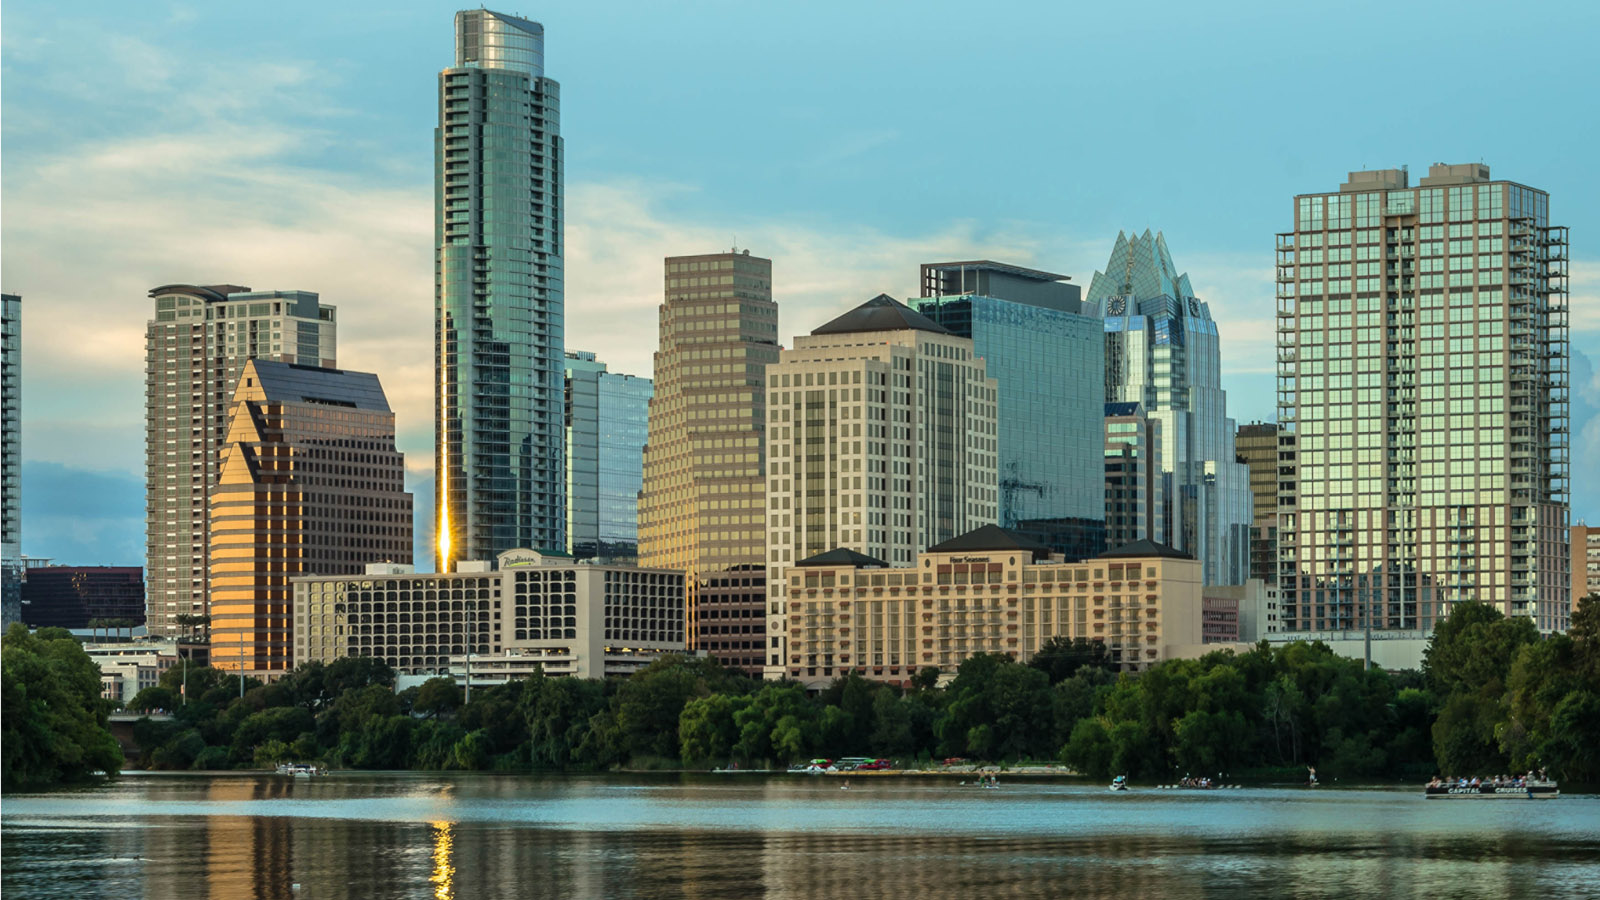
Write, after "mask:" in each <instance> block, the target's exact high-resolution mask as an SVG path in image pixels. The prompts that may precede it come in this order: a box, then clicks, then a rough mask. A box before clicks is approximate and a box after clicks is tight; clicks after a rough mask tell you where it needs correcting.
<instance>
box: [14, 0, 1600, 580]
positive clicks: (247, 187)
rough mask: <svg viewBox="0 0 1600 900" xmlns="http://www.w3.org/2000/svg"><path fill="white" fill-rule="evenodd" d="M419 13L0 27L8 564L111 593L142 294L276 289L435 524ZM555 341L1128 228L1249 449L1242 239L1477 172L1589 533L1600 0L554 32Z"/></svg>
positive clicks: (783, 322)
mask: <svg viewBox="0 0 1600 900" xmlns="http://www.w3.org/2000/svg"><path fill="white" fill-rule="evenodd" d="M457 8H458V7H457V6H456V5H455V4H451V3H432V2H429V3H401V4H393V3H389V4H376V3H367V2H359V0H353V2H344V3H316V4H313V3H306V2H299V0H280V2H275V3H271V4H243V3H237V4H235V3H227V4H224V3H160V2H141V3H126V2H116V3H109V2H84V3H79V4H75V5H74V6H73V7H72V11H71V13H70V14H64V13H63V12H62V8H61V7H60V6H59V5H58V4H46V3H43V2H38V0H8V2H6V4H5V6H4V9H3V11H0V16H3V18H0V282H3V287H4V290H5V291H6V292H8V293H18V294H21V295H22V298H23V333H24V350H23V359H24V363H23V365H24V378H23V460H24V462H23V550H24V552H25V553H28V554H29V555H32V556H49V557H53V558H55V559H56V561H57V562H63V563H72V564H106V565H139V564H142V562H143V555H144V554H143V543H144V535H143V529H144V488H143V458H144V457H143V452H144V451H143V440H144V437H143V358H144V340H143V336H144V329H145V323H146V321H147V320H148V319H149V317H150V315H151V308H150V301H149V300H148V299H147V293H148V291H149V289H150V288H151V287H153V286H156V285H161V284H169V283H175V282H190V283H199V284H212V283H232V284H243V285H249V286H251V287H253V288H255V289H257V290H311V291H317V292H319V293H320V294H321V295H322V300H323V302H325V303H332V304H334V305H336V306H338V307H339V310H340V312H339V317H340V330H339V355H338V358H339V364H340V365H341V366H342V367H344V368H349V369H356V370H365V371H372V372H376V373H378V375H379V377H380V378H381V379H382V382H383V385H384V387H385V389H386V391H387V393H388V395H389V399H390V402H391V404H392V405H393V406H394V408H395V410H396V415H397V424H398V429H399V442H400V449H401V450H402V451H404V452H405V454H406V465H407V470H408V481H409V483H410V485H411V487H412V489H413V490H415V491H416V492H417V498H416V499H417V509H418V522H419V525H420V527H419V533H418V540H417V542H418V546H419V548H423V550H422V552H423V555H421V556H419V561H423V562H425V561H426V560H427V559H428V558H429V555H427V554H426V551H425V548H426V546H427V543H428V540H429V534H428V533H427V523H428V521H429V520H430V516H429V511H430V510H431V506H432V474H431V469H432V451H433V447H432V438H431V427H430V422H431V416H432V387H431V375H432V366H433V358H432V351H431V334H432V328H433V306H432V291H433V272H432V240H433V223H432V217H433V208H432V180H433V169H432V167H433V156H432V152H433V151H432V129H433V127H434V124H435V118H436V103H437V75H438V71H439V70H440V69H442V68H444V67H446V66H448V65H450V64H451V61H452V59H451V57H452V53H453V43H452V41H453V37H452V35H453V32H452V14H453V12H454V11H455V10H456V9H457ZM499 9H501V10H502V11H504V12H509V13H513V14H520V15H524V16H527V17H529V18H533V19H536V20H538V21H541V22H542V23H543V24H544V26H545V32H546V41H545V54H546V57H545V58H546V74H547V75H548V76H549V77H551V78H553V79H555V80H557V81H559V82H560V83H561V132H562V136H563V139H564V141H565V151H566V187H567V197H566V216H567V231H566V237H567V251H568V253H567V257H566V261H565V274H566V304H567V307H566V310H567V346H568V347H569V348H572V349H584V350H593V351H595V352H596V353H597V354H598V355H599V357H600V358H601V359H602V360H604V361H606V362H607V363H608V364H610V366H611V368H612V370H613V371H619V372H626V373H632V374H639V375H649V374H650V369H651V353H652V352H653V350H654V349H655V345H656V330H655V323H656V306H657V305H658V304H659V303H660V302H661V288H662V285H661V259H662V257H664V256H668V255H677V254H689V253H705V252H715V251H718V250H721V249H724V248H727V247H732V246H738V247H740V248H741V249H743V248H748V249H750V250H751V252H752V253H754V254H756V255H760V256H766V257H770V258H771V259H772V260H773V292H774V296H775V299H777V300H778V302H779V307H780V322H779V333H780V335H781V336H782V339H783V340H785V341H786V342H787V341H788V340H789V339H791V338H792V336H793V335H795V334H803V333H806V332H808V331H809V330H810V329H811V328H813V327H815V326H816V325H818V324H820V323H822V322H824V321H826V320H827V319H828V318H831V317H832V316H834V315H836V314H838V313H840V312H843V311H845V310H847V309H849V308H851V307H853V306H855V305H857V304H859V303H860V302H862V301H864V300H866V299H868V298H870V297H872V296H874V295H876V294H878V293H880V292H887V293H889V294H891V295H893V296H895V297H900V298H904V297H907V296H914V295H915V289H916V285H917V267H918V265H919V264H921V263H923V262H932V261H937V260H944V259H972V258H991V259H998V260H1002V261H1006V262H1012V263H1017V264H1021V265H1029V266H1034V267H1037V268H1042V269H1046V270H1049V271H1053V272H1063V273H1067V274H1069V275H1071V276H1072V278H1073V280H1074V281H1075V282H1077V283H1080V284H1082V285H1084V286H1087V285H1088V283H1089V281H1090V279H1091V278H1092V276H1093V274H1094V272H1095V270H1096V268H1097V267H1100V266H1103V265H1104V264H1105V261H1106V259H1107V257H1108V256H1109V254H1110V250H1111V245H1112V244H1113V243H1114V241H1115V239H1116V236H1117V232H1118V231H1119V230H1129V231H1139V232H1143V231H1144V230H1145V229H1147V228H1149V229H1153V230H1157V231H1161V232H1164V233H1165V235H1166V239H1167V242H1168V244H1169V246H1170V247H1171V250H1172V254H1173V257H1174V260H1175V262H1176V263H1177V265H1178V266H1179V268H1180V269H1182V270H1185V271H1187V272H1188V273H1189V276H1190V279H1191V281H1192V282H1193V285H1194V288H1195V291H1196V293H1197V294H1199V295H1200V297H1201V298H1202V299H1204V300H1206V301H1208V302H1209V304H1210V307H1211V311H1212V314H1213V317H1214V318H1215V319H1216V320H1217V322H1218V328H1219V330H1220V333H1221V339H1222V342H1223V347H1224V359H1223V384H1224V387H1225V388H1226V389H1227V391H1228V411H1229V414H1230V415H1231V416H1233V417H1234V418H1235V419H1237V420H1238V421H1240V422H1248V421H1270V420H1272V419H1273V418H1274V413H1275V409H1274V395H1273V378H1272V368H1273V367H1272V359H1273V340H1274V338H1273V322H1272V319H1273V312H1272V310H1273V299H1272V298H1273V290H1272V287H1273V285H1272V276H1273V261H1274V259H1273V246H1274V235H1275V233H1276V232H1278V231H1280V230H1285V229H1287V228H1289V227H1290V225H1291V221H1292V218H1291V217H1292V198H1293V197H1294V195H1295V194H1297V193H1313V192H1321V191H1330V190H1336V189H1337V188H1338V185H1339V184H1340V182H1342V181H1344V180H1345V177H1346V173H1347V172H1349V171H1351V170H1355V169H1362V168H1392V167H1399V166H1402V165H1406V166H1409V167H1410V169H1411V171H1412V173H1413V176H1414V177H1415V176H1418V175H1421V174H1425V173H1426V169H1427V166H1428V165H1429V164H1431V163H1435V162H1479V161H1481V162H1485V163H1488V164H1489V165H1490V166H1491V168H1492V174H1493V175H1494V176H1495V177H1496V178H1505V179H1510V180H1514V181H1518V182H1521V183H1523V184H1527V185H1531V186H1534V187H1537V188H1540V189H1542V190H1546V191H1548V192H1549V193H1550V195H1551V203H1550V211H1551V221H1552V223H1553V224H1565V225H1568V226H1570V227H1571V229H1572V231H1571V236H1572V257H1573V262H1572V297H1571V304H1572V331H1571V338H1572V349H1573V360H1572V378H1573V405H1572V412H1573V422H1572V438H1573V472H1574V476H1573V518H1574V520H1575V521H1576V520H1577V519H1579V518H1587V520H1588V521H1589V522H1594V523H1600V375H1597V371H1596V361H1597V360H1600V167H1597V166H1596V165H1595V164H1594V152H1593V148H1594V147H1595V146H1597V144H1600V116H1596V115H1595V112H1596V107H1595V100H1594V89H1595V86H1596V85H1600V62H1597V55H1596V54H1595V53H1594V52H1593V44H1594V39H1595V38H1596V36H1597V35H1600V4H1592V3H1578V2H1570V3H1562V2H1555V3H1545V4H1527V5H1520V6H1517V7H1515V8H1514V9H1513V8H1508V7H1505V6H1504V5H1503V4H1498V3H1496V4H1491V3H1479V2H1455V3H1402V4H1393V3H1389V2H1383V3H1374V2H1353V3H1343V4H1287V3H1281V2H1280V3H1233V4H1226V5H1223V4H1194V3H1179V2H1162V0H1154V2H1146V3H1142V4H1139V5H1138V6H1137V7H1136V8H1135V7H1130V6H1128V5H1126V4H1067V3H1058V2H1040V3H1006V2H990V3H985V4H974V3H970V2H969V3H959V4H957V3H941V2H916V3H911V2H875V3H844V2H812V3H805V4H799V3H792V4H765V3H751V2H748V0H746V2H742V3H731V2H730V3H723V2H683V3H672V4H664V3H653V2H639V3H634V2H607V3H594V2H555V3H549V4H544V5H537V6H520V7H519V6H514V5H513V6H506V7H499Z"/></svg>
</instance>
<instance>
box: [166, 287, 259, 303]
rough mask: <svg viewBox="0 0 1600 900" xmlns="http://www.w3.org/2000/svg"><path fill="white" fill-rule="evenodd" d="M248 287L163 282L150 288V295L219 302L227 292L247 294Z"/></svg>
mask: <svg viewBox="0 0 1600 900" xmlns="http://www.w3.org/2000/svg"><path fill="white" fill-rule="evenodd" d="M249 292H250V289H249V288H248V287H245V286H244V285H242V284H163V285H161V286H160V287H154V288H151V289H150V296H151V297H162V296H167V295H169V294H182V295H184V296H186V297H198V298H199V299H201V300H204V301H206V302H207V303H221V302H222V301H224V300H226V299H228V295H229V294H248V293H249Z"/></svg>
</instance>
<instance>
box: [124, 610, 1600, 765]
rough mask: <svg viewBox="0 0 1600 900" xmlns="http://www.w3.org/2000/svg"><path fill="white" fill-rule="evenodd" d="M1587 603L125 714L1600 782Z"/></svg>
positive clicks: (344, 668) (164, 730) (162, 704)
mask: <svg viewBox="0 0 1600 900" xmlns="http://www.w3.org/2000/svg"><path fill="white" fill-rule="evenodd" d="M1596 619H1600V601H1595V600H1591V601H1589V602H1586V603H1585V604H1583V605H1582V607H1581V610H1580V612H1578V613H1577V614H1575V616H1574V622H1575V624H1574V627H1573V630H1572V633H1571V634H1569V635H1558V636H1554V637H1550V638H1546V639H1543V640H1541V639H1539V638H1538V636H1537V635H1536V634H1535V633H1534V631H1533V629H1532V626H1531V625H1530V624H1529V623H1527V622H1526V621H1511V620H1506V619H1504V618H1502V617H1501V616H1500V615H1499V614H1498V613H1497V612H1495V611H1493V610H1492V609H1490V608H1488V607H1484V606H1481V605H1478V604H1463V605H1461V606H1460V607H1458V609H1457V611H1456V612H1455V614H1454V615H1453V616H1452V617H1451V618H1450V620H1449V621H1447V622H1446V623H1444V624H1442V625H1441V626H1440V627H1439V629H1438V634H1437V637H1436V638H1435V640H1434V642H1433V644H1432V645H1431V647H1430V649H1429V651H1428V655H1427V662H1426V665H1425V667H1424V671H1422V672H1409V671H1408V672H1399V673H1388V672H1384V671H1382V670H1377V669H1374V670H1365V669H1364V667H1363V665H1362V663H1361V661H1359V660H1352V659H1346V658H1343V657H1339V656H1336V655H1334V654H1333V653H1332V652H1331V651H1329V650H1328V648H1327V647H1325V646H1323V645H1321V644H1307V643H1304V642H1299V643H1291V644H1286V645H1278V646H1268V645H1267V644H1264V643H1263V644H1261V645H1259V646H1257V647H1255V648H1254V649H1252V650H1250V651H1249V652H1246V653H1242V654H1235V653H1232V652H1228V651H1221V652H1217V653H1212V654H1209V655H1207V656H1205V657H1203V658H1200V659H1195V660H1172V661H1168V662H1165V663H1162V664H1160V665H1157V666H1155V667H1153V668H1152V669H1151V670H1150V671H1148V672H1145V673H1143V674H1141V675H1137V676H1134V675H1126V674H1124V675H1116V674H1113V673H1111V672H1110V671H1108V670H1109V668H1110V666H1109V664H1108V663H1107V661H1106V659H1105V656H1104V653H1103V652H1102V651H1101V650H1100V649H1099V648H1098V646H1097V645H1092V644H1090V643H1087V642H1079V643H1077V644H1072V643H1066V642H1061V643H1057V644H1054V645H1052V646H1051V647H1049V648H1048V649H1047V651H1046V652H1042V653H1041V654H1039V655H1038V657H1036V658H1035V659H1034V660H1033V661H1031V662H1030V663H1029V664H1026V665H1024V664H1019V663H1017V662H1014V661H1012V660H1011V659H1010V658H1008V657H1004V656H998V655H982V656H976V657H973V658H971V659H969V660H967V661H966V662H965V663H964V664H962V666H961V667H960V669H959V670H958V671H957V672H956V673H955V676H954V678H953V679H951V680H949V681H948V683H947V684H945V685H943V686H939V685H938V684H937V682H938V673H937V672H936V671H935V670H932V669H926V670H923V671H922V672H920V673H918V675H917V676H916V677H914V678H913V679H912V680H911V683H910V685H908V686H907V687H905V688H903V689H902V688H899V687H893V686H889V685H883V684H878V683H875V682H871V681H867V680H865V679H863V678H860V677H859V676H848V677H845V678H841V679H839V680H838V681H835V682H834V683H833V684H832V685H831V686H829V687H828V688H827V689H826V690H824V691H822V692H820V693H818V694H808V693H807V692H806V691H805V690H804V689H803V688H802V687H801V686H800V685H798V684H796V683H793V682H764V681H760V680H758V679H753V678H750V677H748V676H746V675H744V674H742V673H740V672H737V671H733V670H730V669H725V668H722V667H721V666H720V665H719V664H718V663H717V662H715V661H714V660H709V659H704V658H694V657H687V656H669V657H665V658H663V659H660V660H658V661H656V662H654V663H652V664H651V665H650V666H648V667H646V668H644V669H642V670H641V671H639V672H637V673H635V674H634V675H632V676H631V677H628V678H625V679H610V680H607V681H598V680H579V679H572V678H557V677H544V676H535V677H533V678H529V679H526V680H521V681H514V682H511V683H509V684H505V685H499V686H495V687H492V688H478V689H475V690H474V691H473V692H472V698H471V702H466V698H465V696H464V695H463V692H462V690H461V689H460V688H459V687H458V686H456V685H454V684H452V683H451V682H450V681H449V680H447V679H442V678H441V679H433V680H430V681H428V682H426V683H424V684H422V685H421V686H420V687H414V688H410V689H408V690H405V691H401V692H398V693H397V692H396V691H395V690H394V684H395V677H394V673H393V672H392V671H391V670H389V668H388V667H387V666H385V665H383V664H382V663H381V662H378V661H376V660H370V659H343V660H338V661H336V662H334V663H332V664H329V665H326V666H323V665H320V664H312V665H307V666H302V667H301V668H300V669H298V670H296V671H295V672H294V673H292V674H291V675H289V676H288V677H285V678H283V679H280V680H277V681H274V682H271V683H267V684H261V683H257V682H254V681H247V682H246V683H245V685H244V691H243V696H242V697H240V684H239V681H238V679H237V678H235V677H234V676H231V675H227V674H225V673H222V672H219V671H217V670H215V669H190V670H189V671H188V675H187V678H188V698H189V701H188V703H187V704H184V703H183V702H182V698H181V695H180V690H179V678H180V673H179V671H178V670H176V669H174V670H171V671H168V672H167V673H166V674H165V675H164V676H163V679H162V683H161V685H160V686H159V687H157V688H151V689H148V690H146V691H144V692H142V693H141V694H140V695H139V696H138V697H137V698H135V700H134V701H133V703H131V704H130V707H131V708H135V709H156V708H160V709H166V710H171V711H172V712H173V713H174V716H173V718H172V719H171V720H170V721H155V720H150V721H142V722H140V723H139V724H138V725H137V726H136V728H135V737H136V740H137V741H138V743H139V746H140V747H141V748H142V758H141V759H140V763H141V764H142V765H145V766H150V767H155V768H167V769H221V768H260V767H265V766H268V765H271V764H272V763H275V762H279V761H286V760H290V759H293V760H299V761H320V762H323V763H325V764H328V765H331V766H334V767H339V768H357V769H468V770H505V771H522V770H528V769H569V770H605V769H611V768H617V767H632V768H676V767H680V766H682V767H695V768H703V767H712V766H729V765H737V766H739V767H741V768H752V767H755V768H762V767H781V766H785V765H788V764H789V763H791V762H794V761H797V760H804V759H808V758H810V757H812V756H833V755H836V754H853V755H870V756H877V757H886V758H890V759H895V760H898V761H900V762H901V763H902V764H905V765H912V764H915V763H916V762H917V761H921V762H924V763H927V762H930V761H934V760H941V759H944V758H948V757H964V758H967V759H971V760H974V761H978V760H983V761H994V762H1000V761H1018V760H1031V761H1060V762H1064V763H1066V764H1068V765H1070V766H1072V767H1074V768H1075V769H1077V770H1079V771H1082V772H1084V773H1086V774H1090V775H1094V776H1096V777H1101V776H1105V775H1109V774H1113V773H1115V774H1127V775H1129V776H1130V777H1133V778H1139V779H1165V778H1167V777H1171V776H1175V775H1182V774H1185V773H1194V774H1196V775H1198V774H1201V773H1205V774H1212V773H1230V774H1233V773H1240V772H1247V771H1266V770H1275V771H1279V772H1282V771H1291V772H1300V771H1303V770H1304V767H1306V766H1314V767H1316V768H1317V769H1318V772H1319V774H1320V775H1321V777H1322V778H1323V779H1324V780H1327V779H1328V778H1330V777H1334V778H1338V777H1345V778H1349V777H1368V776H1391V777H1404V778H1410V779H1422V778H1426V777H1427V776H1429V775H1431V774H1434V773H1437V772H1443V773H1447V774H1460V773H1467V774H1471V773H1478V774H1491V773H1498V772H1510V771H1525V770H1527V769H1529V768H1535V767H1539V766H1544V767H1548V768H1549V769H1550V771H1551V772H1552V774H1555V775H1558V776H1560V777H1563V778H1570V779H1585V780H1600V771H1597V769H1596V758H1595V754H1596V749H1595V748H1597V747H1600V731H1597V729H1600V645H1597V641H1596V635H1597V633H1600V632H1597V629H1596V628H1595V624H1596V622H1595V620H1596Z"/></svg>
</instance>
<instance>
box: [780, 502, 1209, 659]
mask: <svg viewBox="0 0 1600 900" xmlns="http://www.w3.org/2000/svg"><path fill="white" fill-rule="evenodd" d="M785 574H786V576H787V582H788V584H787V587H786V589H787V592H788V630H789V646H788V656H787V659H786V660H785V662H786V664H787V665H786V666H785V674H786V675H787V676H788V677H790V678H796V679H799V680H801V681H803V682H805V683H806V685H807V686H809V687H820V686H823V685H826V684H827V683H828V682H830V681H832V680H833V679H835V678H838V677H840V676H842V675H845V674H847V673H850V672H855V673H856V674H859V675H861V676H863V677H865V678H870V679H873V680H877V681H891V682H902V681H906V680H908V679H909V678H910V676H911V675H913V674H915V673H916V672H917V670H919V669H921V668H924V667H927V666H934V667H937V668H938V669H939V670H940V671H941V672H943V673H946V674H949V673H953V672H954V671H955V670H956V668H957V667H958V666H959V665H960V664H961V663H962V661H964V660H966V659H967V658H968V657H970V656H972V655H974V654H977V653H1004V654H1006V655H1008V656H1010V657H1012V658H1013V659H1016V660H1017V661H1019V662H1026V661H1028V660H1029V659H1031V658H1032V657H1033V654H1034V653H1036V652H1038V650H1039V648H1040V647H1042V646H1043V645H1044V643H1045V642H1047V641H1049V640H1050V639H1051V638H1054V637H1063V638H1068V639H1071V638H1078V637H1083V638H1088V639H1091V640H1099V641H1104V642H1105V643H1106V644H1107V647H1108V648H1109V649H1110V651H1111V658H1112V659H1114V660H1116V661H1117V662H1118V663H1119V665H1120V666H1121V668H1122V669H1123V670H1125V671H1140V670H1143V669H1145V668H1148V667H1149V666H1150V665H1151V664H1153V663H1156V662H1159V661H1160V660H1162V659H1164V658H1166V652H1165V651H1166V647H1167V646H1168V645H1184V644H1198V643H1200V639H1201V637H1200V609H1201V590H1200V563H1199V561H1198V560H1195V559H1194V558H1192V557H1189V556H1188V555H1186V554H1183V553H1180V552H1179V551H1177V550H1174V549H1172V548H1171V547H1168V546H1166V545H1163V544H1156V543H1153V542H1150V541H1139V542H1137V543H1134V544H1130V545H1128V546H1126V547H1123V548H1120V549H1117V550H1113V551H1111V552H1110V553H1106V554H1103V555H1101V556H1098V557H1096V558H1094V559H1090V560H1085V561H1082V562H1072V563H1069V562H1066V561H1065V560H1063V559H1061V558H1059V557H1051V556H1050V555H1049V554H1048V553H1047V551H1046V550H1045V548H1043V547H1042V546H1040V545H1037V544H1034V543H1032V542H1030V541H1027V540H1026V539H1024V538H1020V537H1018V536H1017V535H1015V534H1013V533H1011V532H1008V531H1006V530H1004V529H1002V528H999V527H997V526H993V525H987V526H984V527H982V528H979V529H977V530H976V531H972V532H969V533H967V534H964V535H961V536H960V537H957V538H954V539H952V540H949V541H945V542H944V543H942V544H937V545H935V546H933V547H931V548H929V549H928V550H927V552H925V553H921V554H918V555H917V557H916V561H915V563H914V564H913V565H911V566H909V567H903V568H891V567H889V566H888V565H886V564H885V563H883V562H881V561H880V560H877V559H874V558H872V557H869V556H866V555H864V554H860V553H856V552H854V551H850V550H842V549H841V550H831V551H829V552H827V553H823V554H819V555H816V556H812V557H810V558H808V559H805V560H802V561H800V562H799V563H797V564H796V565H795V566H793V567H792V568H790V569H789V570H788V571H787V572H786V573H785Z"/></svg>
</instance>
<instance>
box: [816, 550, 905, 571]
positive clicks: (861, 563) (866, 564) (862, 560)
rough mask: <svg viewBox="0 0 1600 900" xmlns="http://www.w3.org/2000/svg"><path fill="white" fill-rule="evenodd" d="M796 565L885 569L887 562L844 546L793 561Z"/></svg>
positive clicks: (887, 565) (887, 566)
mask: <svg viewBox="0 0 1600 900" xmlns="http://www.w3.org/2000/svg"><path fill="white" fill-rule="evenodd" d="M795 565H797V566H855V567H856V568H858V569H887V568H889V564H888V563H886V562H884V561H883V560H881V559H875V558H873V557H871V556H868V555H866V554H865V553H857V552H856V551H854V550H849V549H846V548H844V547H835V548H833V549H832V550H829V551H827V552H826V553H818V554H817V555H816V556H810V557H807V558H805V559H802V560H800V561H799V562H797V563H795Z"/></svg>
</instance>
